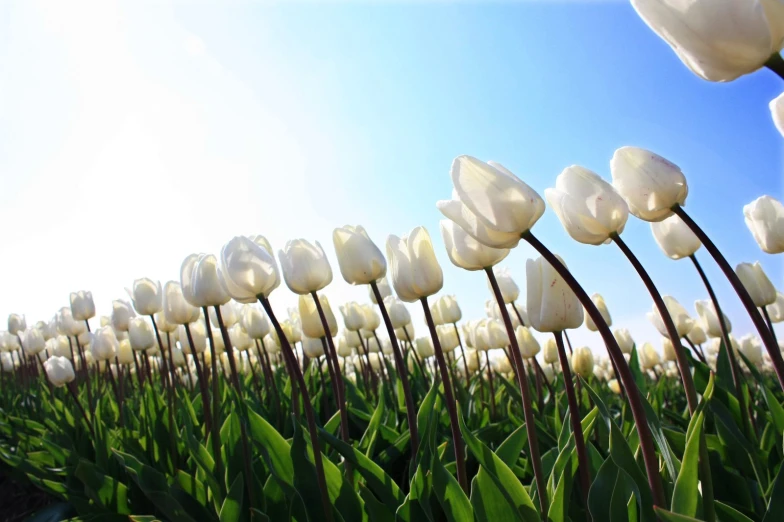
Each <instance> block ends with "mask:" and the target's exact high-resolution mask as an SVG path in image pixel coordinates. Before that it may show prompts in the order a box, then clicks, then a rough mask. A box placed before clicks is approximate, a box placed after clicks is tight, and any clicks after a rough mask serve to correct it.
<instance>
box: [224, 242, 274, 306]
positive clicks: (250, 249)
mask: <svg viewBox="0 0 784 522" xmlns="http://www.w3.org/2000/svg"><path fill="white" fill-rule="evenodd" d="M267 246H269V244H268V243H267V242H266V239H264V238H263V237H262V238H261V239H260V240H259V241H258V242H257V241H254V240H253V239H251V238H249V237H245V236H236V237H234V238H232V239H231V240H230V241H229V242H228V243H226V244H225V245H223V248H222V249H221V254H220V266H219V268H218V281H219V283H220V285H221V288H222V289H223V291H224V292H225V293H226V294H227V295H229V296H231V297H232V298H233V299H234V300H236V301H239V302H240V303H254V302H256V300H258V298H259V296H264V297H269V295H270V293H272V291H273V290H275V288H277V287H278V285H280V274H279V273H278V265H277V264H276V263H275V257H274V256H273V255H272V254H271V253H270V252H269V250H268V248H267ZM221 304H222V303H221Z"/></svg>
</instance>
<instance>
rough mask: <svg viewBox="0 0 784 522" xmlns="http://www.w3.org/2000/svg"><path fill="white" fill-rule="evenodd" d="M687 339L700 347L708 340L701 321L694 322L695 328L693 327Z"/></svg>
mask: <svg viewBox="0 0 784 522" xmlns="http://www.w3.org/2000/svg"><path fill="white" fill-rule="evenodd" d="M686 337H687V338H688V339H689V341H691V343H692V344H694V345H696V346H699V345H701V344H702V343H704V342H705V341H707V340H708V337H707V336H706V335H705V330H703V329H702V325H700V322H699V321H694V326H692V327H691V330H690V331H689V333H688V334H687V335H686Z"/></svg>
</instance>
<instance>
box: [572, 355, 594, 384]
mask: <svg viewBox="0 0 784 522" xmlns="http://www.w3.org/2000/svg"><path fill="white" fill-rule="evenodd" d="M572 369H573V370H574V373H576V374H577V375H579V376H580V377H582V378H584V379H587V378H588V377H590V376H591V375H593V352H592V351H591V349H590V348H585V347H583V348H577V349H575V350H574V355H572Z"/></svg>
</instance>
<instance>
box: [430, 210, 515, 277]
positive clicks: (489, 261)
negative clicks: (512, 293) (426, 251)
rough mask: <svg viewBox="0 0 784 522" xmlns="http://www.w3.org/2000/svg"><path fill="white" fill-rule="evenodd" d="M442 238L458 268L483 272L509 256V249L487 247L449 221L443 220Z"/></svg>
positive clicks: (448, 253) (450, 257)
mask: <svg viewBox="0 0 784 522" xmlns="http://www.w3.org/2000/svg"><path fill="white" fill-rule="evenodd" d="M441 237H442V238H443V239H444V246H446V253H447V255H448V256H449V260H450V261H451V262H452V264H453V265H455V266H456V267H458V268H463V269H465V270H483V269H485V268H489V267H492V266H494V265H497V264H498V263H500V262H501V261H503V260H504V258H505V257H506V256H508V255H509V249H508V248H501V249H499V248H492V247H489V246H485V245H483V244H482V243H480V242H479V241H477V240H476V239H474V238H473V237H471V236H469V235H468V233H467V232H466V231H465V230H463V229H462V228H460V227H459V226H457V225H456V224H455V223H454V222H453V221H449V220H447V219H444V220H441Z"/></svg>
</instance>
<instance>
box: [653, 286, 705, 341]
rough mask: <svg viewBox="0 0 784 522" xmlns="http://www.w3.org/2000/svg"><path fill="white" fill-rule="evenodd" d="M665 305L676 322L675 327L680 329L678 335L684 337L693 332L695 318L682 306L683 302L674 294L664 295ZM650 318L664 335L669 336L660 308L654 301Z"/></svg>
mask: <svg viewBox="0 0 784 522" xmlns="http://www.w3.org/2000/svg"><path fill="white" fill-rule="evenodd" d="M662 299H663V301H664V305H665V306H666V307H667V312H669V314H670V317H671V318H672V322H673V323H674V324H675V329H676V330H677V331H678V337H683V336H685V335H687V334H688V333H689V332H691V329H692V327H693V326H694V319H692V318H691V317H690V316H689V312H687V311H686V309H685V308H684V307H683V306H681V304H680V303H679V302H678V301H677V300H676V299H675V298H674V297H672V296H669V295H665V296H663V297H662ZM648 320H649V321H650V322H651V324H653V326H654V327H655V328H656V329H657V330H658V331H659V333H660V334H662V336H664V337H668V336H669V334H668V333H667V328H666V327H665V326H664V321H662V318H661V315H659V309H658V308H657V307H656V304H655V303H654V304H653V306H652V309H651V311H650V312H648Z"/></svg>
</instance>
